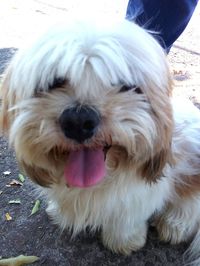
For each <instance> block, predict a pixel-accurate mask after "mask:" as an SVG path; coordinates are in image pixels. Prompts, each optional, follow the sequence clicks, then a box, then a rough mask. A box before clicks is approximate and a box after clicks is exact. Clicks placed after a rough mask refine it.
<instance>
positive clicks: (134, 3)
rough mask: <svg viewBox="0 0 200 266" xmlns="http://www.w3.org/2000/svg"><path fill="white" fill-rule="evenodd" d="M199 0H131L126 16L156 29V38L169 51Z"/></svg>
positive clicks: (141, 24)
mask: <svg viewBox="0 0 200 266" xmlns="http://www.w3.org/2000/svg"><path fill="white" fill-rule="evenodd" d="M197 3H198V0H129V2H128V6H127V11H126V18H127V19H128V20H134V21H135V22H136V23H137V24H139V25H140V26H142V27H144V28H146V29H147V30H150V31H155V32H157V33H158V34H155V35H154V36H155V38H156V39H157V40H158V41H159V43H160V44H161V46H162V47H163V48H164V49H166V51H167V52H169V50H170V48H171V46H172V44H173V43H174V42H175V41H176V39H177V38H178V37H179V36H180V35H181V33H182V32H183V31H184V29H185V28H186V26H187V24H188V22H189V20H190V18H191V16H192V14H193V12H194V9H195V7H196V5H197Z"/></svg>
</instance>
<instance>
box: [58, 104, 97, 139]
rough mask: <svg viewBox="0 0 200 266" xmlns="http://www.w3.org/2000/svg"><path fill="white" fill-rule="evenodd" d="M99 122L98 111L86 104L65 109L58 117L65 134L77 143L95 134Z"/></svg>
mask: <svg viewBox="0 0 200 266" xmlns="http://www.w3.org/2000/svg"><path fill="white" fill-rule="evenodd" d="M99 122H100V116H99V113H98V112H97V111H96V110H95V109H92V108H90V107H88V106H81V107H80V106H78V107H73V108H70V109H66V110H64V111H63V113H62V114H61V116H60V118H59V123H60V126H61V129H62V131H63V132H64V134H65V136H66V137H68V138H70V139H73V140H76V141H77V142H79V143H82V142H84V141H85V140H87V139H90V138H91V137H92V136H93V135H94V134H95V132H96V130H97V127H98V125H99Z"/></svg>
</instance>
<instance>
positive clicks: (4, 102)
mask: <svg viewBox="0 0 200 266" xmlns="http://www.w3.org/2000/svg"><path fill="white" fill-rule="evenodd" d="M11 73H12V70H11V68H9V69H8V70H7V73H6V74H5V77H4V79H3V82H2V85H0V101H1V103H0V132H2V133H6V132H7V131H8V130H9V128H10V123H11V119H12V118H11V116H12V115H11V112H9V109H10V108H11V107H12V106H13V105H14V103H15V99H16V97H15V94H14V93H11V91H10V78H11Z"/></svg>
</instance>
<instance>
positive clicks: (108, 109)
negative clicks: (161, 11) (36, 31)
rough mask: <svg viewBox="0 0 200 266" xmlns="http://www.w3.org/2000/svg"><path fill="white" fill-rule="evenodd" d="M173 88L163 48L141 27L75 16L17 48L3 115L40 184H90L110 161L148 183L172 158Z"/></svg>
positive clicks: (6, 127) (6, 85)
mask: <svg viewBox="0 0 200 266" xmlns="http://www.w3.org/2000/svg"><path fill="white" fill-rule="evenodd" d="M170 93H171V79H170V75H169V69H168V64H167V62H166V55H165V54H164V52H163V51H162V49H161V48H160V46H159V44H157V42H156V41H155V40H154V39H153V37H151V36H150V34H148V33H147V32H146V31H145V30H143V29H141V28H140V27H138V26H137V25H135V24H133V23H131V22H128V21H123V22H121V23H116V24H114V25H111V26H109V25H107V27H103V26H97V25H91V24H87V23H86V24H81V23H80V24H79V23H76V24H75V25H74V26H69V27H59V28H55V29H53V30H51V31H50V32H48V33H47V34H45V35H43V37H42V38H41V39H39V40H38V41H37V42H36V43H35V44H34V45H33V46H32V47H30V48H28V49H27V50H25V51H22V52H19V53H18V54H17V55H16V56H15V58H14V60H13V61H12V63H11V65H10V67H9V68H8V71H7V74H6V76H5V80H4V82H3V86H2V88H1V98H2V106H1V120H0V123H1V126H2V129H3V131H4V132H5V133H7V134H8V137H9V141H10V144H11V145H13V147H14V149H15V151H16V155H17V159H18V161H19V163H20V164H21V165H22V167H23V168H24V170H25V171H26V173H27V175H28V176H30V177H31V178H32V179H33V180H35V181H36V182H37V183H39V184H40V185H44V186H46V185H49V184H50V183H52V182H59V179H60V178H63V177H64V178H65V180H66V183H67V184H68V185H69V186H78V187H87V186H92V185H95V184H97V183H99V182H101V181H102V179H103V177H104V176H106V171H110V172H112V171H115V170H116V169H120V171H123V170H125V169H129V170H130V171H135V172H136V173H138V176H141V178H144V179H146V180H147V181H149V182H152V181H156V180H157V178H158V177H159V176H160V174H161V171H162V169H163V167H164V165H165V164H166V163H167V162H169V160H170V144H171V137H172V127H173V118H172V110H171V104H170Z"/></svg>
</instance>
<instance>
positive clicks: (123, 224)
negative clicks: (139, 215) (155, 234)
mask: <svg viewBox="0 0 200 266" xmlns="http://www.w3.org/2000/svg"><path fill="white" fill-rule="evenodd" d="M146 235H147V222H146V221H135V220H134V221H132V220H131V219H130V217H124V216H123V217H121V218H120V219H116V220H112V221H110V223H109V224H107V225H106V226H105V227H103V229H102V238H103V243H104V245H105V246H107V247H108V248H109V249H111V250H112V251H113V252H116V253H122V254H125V255H129V254H130V253H131V252H132V251H136V250H138V249H140V248H142V247H143V246H144V245H145V243H146Z"/></svg>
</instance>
